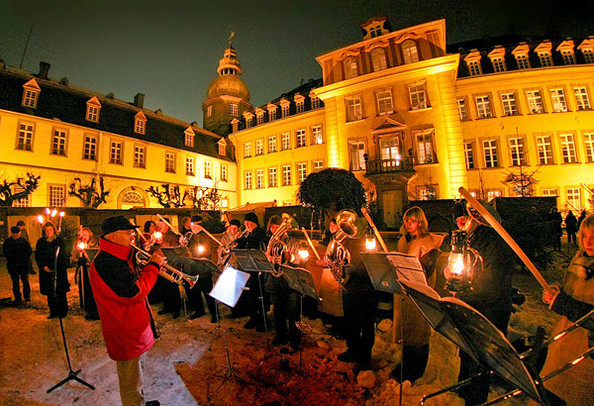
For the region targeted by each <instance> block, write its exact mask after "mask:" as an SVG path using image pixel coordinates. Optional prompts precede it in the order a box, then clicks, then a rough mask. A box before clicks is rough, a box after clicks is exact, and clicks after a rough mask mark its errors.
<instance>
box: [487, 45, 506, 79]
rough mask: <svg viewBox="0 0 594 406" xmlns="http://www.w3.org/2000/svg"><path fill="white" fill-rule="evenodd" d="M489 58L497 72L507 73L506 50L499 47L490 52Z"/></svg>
mask: <svg viewBox="0 0 594 406" xmlns="http://www.w3.org/2000/svg"><path fill="white" fill-rule="evenodd" d="M488 56H489V59H491V64H492V65H493V70H494V71H495V72H505V71H506V70H507V69H506V66H505V48H503V47H502V46H499V45H498V46H496V47H495V49H493V50H492V51H491V52H489V55H488Z"/></svg>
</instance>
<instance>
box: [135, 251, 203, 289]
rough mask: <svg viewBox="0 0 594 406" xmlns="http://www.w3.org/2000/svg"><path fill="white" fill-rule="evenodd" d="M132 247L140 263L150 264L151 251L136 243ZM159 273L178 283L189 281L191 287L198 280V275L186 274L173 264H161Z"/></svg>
mask: <svg viewBox="0 0 594 406" xmlns="http://www.w3.org/2000/svg"><path fill="white" fill-rule="evenodd" d="M131 247H132V248H134V249H135V250H136V262H138V264H140V265H146V264H148V262H149V260H150V258H151V254H150V252H147V251H145V250H143V249H142V248H138V247H137V246H136V245H131ZM159 275H161V276H162V277H164V278H165V279H167V280H168V281H170V282H173V283H177V284H178V285H181V283H182V281H186V282H188V285H190V289H191V288H193V287H194V285H195V284H196V282H197V281H198V276H192V275H188V274H185V273H183V272H182V271H180V270H179V269H175V268H174V267H172V266H171V265H167V264H163V265H161V267H160V268H159Z"/></svg>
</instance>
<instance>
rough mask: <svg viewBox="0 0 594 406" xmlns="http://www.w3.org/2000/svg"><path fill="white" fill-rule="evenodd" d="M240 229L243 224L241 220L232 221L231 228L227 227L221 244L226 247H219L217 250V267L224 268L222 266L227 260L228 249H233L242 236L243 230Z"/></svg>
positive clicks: (230, 222)
mask: <svg viewBox="0 0 594 406" xmlns="http://www.w3.org/2000/svg"><path fill="white" fill-rule="evenodd" d="M240 227H241V223H240V222H239V220H236V219H232V220H231V221H229V226H228V227H227V230H225V232H224V233H223V235H222V237H221V243H222V244H223V246H224V247H223V246H219V248H218V249H217V255H218V262H217V266H219V267H220V266H222V264H224V263H225V261H226V260H227V249H229V248H232V245H233V243H234V242H235V240H237V239H238V238H239V236H240V235H241V230H240V229H239V228H240ZM225 248H227V249H225Z"/></svg>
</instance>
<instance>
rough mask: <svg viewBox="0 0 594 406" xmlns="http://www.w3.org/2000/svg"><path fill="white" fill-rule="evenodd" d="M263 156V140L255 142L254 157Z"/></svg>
mask: <svg viewBox="0 0 594 406" xmlns="http://www.w3.org/2000/svg"><path fill="white" fill-rule="evenodd" d="M258 155H264V138H260V139H258V140H256V156H258Z"/></svg>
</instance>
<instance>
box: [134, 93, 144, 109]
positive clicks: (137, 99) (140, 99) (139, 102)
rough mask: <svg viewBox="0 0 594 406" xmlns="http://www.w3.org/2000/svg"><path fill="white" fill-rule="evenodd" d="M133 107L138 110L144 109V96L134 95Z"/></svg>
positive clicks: (140, 94)
mask: <svg viewBox="0 0 594 406" xmlns="http://www.w3.org/2000/svg"><path fill="white" fill-rule="evenodd" d="M134 105H135V106H136V107H138V108H139V109H142V108H144V95H143V94H142V93H136V96H134Z"/></svg>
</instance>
